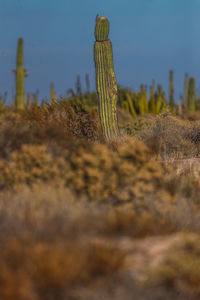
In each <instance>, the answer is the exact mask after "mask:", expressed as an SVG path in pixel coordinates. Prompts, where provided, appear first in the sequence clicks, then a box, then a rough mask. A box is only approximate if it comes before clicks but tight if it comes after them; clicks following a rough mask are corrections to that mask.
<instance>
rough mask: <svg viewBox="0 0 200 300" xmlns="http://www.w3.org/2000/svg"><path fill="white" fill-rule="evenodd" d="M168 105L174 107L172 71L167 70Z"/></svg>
mask: <svg viewBox="0 0 200 300" xmlns="http://www.w3.org/2000/svg"><path fill="white" fill-rule="evenodd" d="M169 106H170V108H171V110H173V109H174V71H173V70H170V71H169Z"/></svg>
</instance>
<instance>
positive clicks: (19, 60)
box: [13, 38, 28, 110]
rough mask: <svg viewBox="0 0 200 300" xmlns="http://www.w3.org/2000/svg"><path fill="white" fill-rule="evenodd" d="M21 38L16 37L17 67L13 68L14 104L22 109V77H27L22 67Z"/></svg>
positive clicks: (23, 106) (22, 42) (23, 107)
mask: <svg viewBox="0 0 200 300" xmlns="http://www.w3.org/2000/svg"><path fill="white" fill-rule="evenodd" d="M23 44H24V41H23V38H19V39H18V49H17V68H16V70H13V72H14V73H15V75H16V95H15V105H16V109H17V110H24V109H25V103H24V77H27V76H28V74H27V71H26V69H24V65H23V63H24V56H23Z"/></svg>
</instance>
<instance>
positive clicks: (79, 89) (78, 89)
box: [75, 74, 82, 97]
mask: <svg viewBox="0 0 200 300" xmlns="http://www.w3.org/2000/svg"><path fill="white" fill-rule="evenodd" d="M75 88H76V93H77V95H78V96H79V97H81V96H82V87H81V76H80V75H79V74H78V75H77V76H76V84H75Z"/></svg>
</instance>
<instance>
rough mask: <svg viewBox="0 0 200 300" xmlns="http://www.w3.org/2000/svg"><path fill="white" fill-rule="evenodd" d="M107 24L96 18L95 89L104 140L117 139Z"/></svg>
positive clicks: (113, 79)
mask: <svg viewBox="0 0 200 300" xmlns="http://www.w3.org/2000/svg"><path fill="white" fill-rule="evenodd" d="M108 33H109V22H108V19H107V18H105V17H98V16H97V17H96V26H95V38H96V42H95V44H94V61H95V70H96V89H97V94H98V100H99V116H100V121H101V128H102V132H103V135H104V137H105V138H106V139H109V138H112V137H117V136H118V135H119V127H118V120H117V95H118V93H117V82H116V77H115V73H114V66H113V54H112V44H111V41H110V40H109V39H108Z"/></svg>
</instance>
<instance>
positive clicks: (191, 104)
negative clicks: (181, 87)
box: [188, 77, 195, 111]
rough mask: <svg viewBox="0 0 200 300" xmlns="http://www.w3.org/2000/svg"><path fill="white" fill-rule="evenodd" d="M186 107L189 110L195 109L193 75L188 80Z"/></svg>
mask: <svg viewBox="0 0 200 300" xmlns="http://www.w3.org/2000/svg"><path fill="white" fill-rule="evenodd" d="M188 109H189V111H195V79H194V78H193V77H191V78H190V80H189V88H188Z"/></svg>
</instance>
